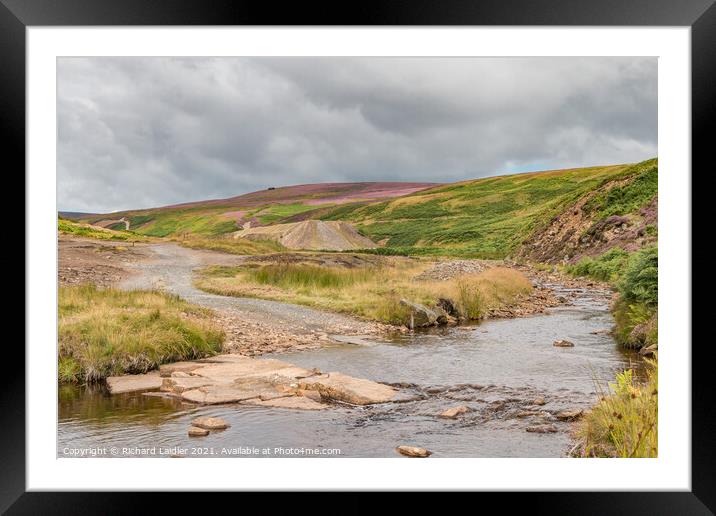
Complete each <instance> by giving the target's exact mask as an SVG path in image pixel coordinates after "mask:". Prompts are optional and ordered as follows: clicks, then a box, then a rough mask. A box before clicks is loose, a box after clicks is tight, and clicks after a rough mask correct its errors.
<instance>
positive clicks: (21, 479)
mask: <svg viewBox="0 0 716 516" xmlns="http://www.w3.org/2000/svg"><path fill="white" fill-rule="evenodd" d="M714 1H715V0H681V1H676V0H599V1H597V0H590V1H587V0H531V1H530V0H483V1H479V0H441V1H429V0H393V1H384V2H376V1H367V2H361V3H351V4H342V3H339V2H331V3H328V2H322V1H313V2H310V3H307V2H304V3H298V2H285V3H282V4H281V5H280V6H279V5H274V4H273V3H270V2H258V1H244V0H213V1H208V0H122V1H116V0H114V1H113V0H55V1H53V0H0V128H1V129H0V130H1V131H2V140H1V141H2V144H3V161H4V164H5V165H4V166H3V168H5V174H6V175H10V173H11V170H25V139H24V138H25V65H26V63H25V61H26V54H25V50H26V48H25V46H26V45H25V29H26V28H27V27H31V26H64V25H67V26H89V25H93V26H112V25H145V26H146V25H152V26H155V25H156V26H161V25H187V26H197V25H339V26H342V25H447V26H460V25H462V26H467V25H538V26H546V25H557V26H570V25H571V26H688V27H691V45H692V47H691V49H692V56H691V73H692V170H697V169H703V172H704V173H705V172H707V171H708V169H709V168H712V160H710V159H709V158H710V151H711V147H712V146H713V144H711V142H710V141H709V135H710V134H712V133H713V129H714V124H715V120H716V117H715V116H714V115H716V100H715V98H714V97H715V95H714V91H716V6H714ZM709 129H711V131H709ZM9 164H12V165H9ZM709 165H711V166H709ZM6 167H7V168H6ZM10 167H12V168H10ZM693 177H694V175H693V172H692V179H693ZM18 197H19V196H18ZM693 264H694V263H693V262H692V266H693ZM25 274H26V276H27V275H28V274H32V271H31V270H27V268H25ZM695 308H696V307H695ZM684 344H690V343H684ZM703 344H704V345H702V346H698V345H697V346H694V347H692V392H693V393H694V396H693V399H692V447H691V448H692V450H693V453H692V457H691V465H692V490H691V491H690V492H649V493H626V492H622V493H606V492H602V493H595V492H591V493H574V492H570V493H523V494H516V493H512V494H509V497H510V500H511V502H510V503H511V504H513V503H514V502H521V503H526V504H528V505H529V507H530V512H533V513H534V512H538V513H540V512H549V513H554V514H561V513H575V514H577V513H578V514H604V513H614V512H616V513H619V514H630V515H633V514H713V511H714V510H716V490H715V489H714V486H716V480H715V479H714V464H716V453H715V452H714V450H715V449H716V447H715V446H714V438H713V437H714V435H716V425H715V424H714V419H713V418H712V417H711V412H712V409H711V407H710V405H711V399H710V398H711V397H710V396H708V395H703V394H704V393H710V392H711V385H712V384H710V381H709V380H710V371H708V370H707V368H708V367H709V366H710V364H711V363H712V362H711V361H710V360H709V358H710V357H709V354H710V348H711V347H712V346H711V345H710V344H708V343H703ZM5 361H10V362H11V363H13V364H15V366H14V368H12V369H8V371H6V372H5V374H4V379H5V381H4V386H3V388H2V389H0V407H2V410H0V419H1V420H2V425H0V428H2V435H3V438H4V443H3V444H4V446H3V447H2V449H0V510H1V511H3V512H4V511H7V513H8V514H30V513H31V514H59V513H64V512H71V513H74V514H78V513H89V514H94V513H101V514H115V513H120V512H121V513H124V512H128V511H129V510H131V508H132V507H137V506H139V507H141V506H145V507H147V506H146V505H145V504H146V500H144V498H145V497H143V496H134V495H133V496H127V494H126V493H93V494H84V493H37V492H32V493H27V492H26V489H25V472H26V469H25V468H26V465H25V430H26V429H25V368H24V365H25V353H24V350H23V349H21V348H19V347H17V346H15V348H14V350H13V349H6V354H5ZM12 371H14V373H13V372H12ZM13 374H15V376H13ZM213 496H219V495H218V494H215V495H213ZM242 496H243V497H245V496H246V495H245V494H243V495H242ZM485 496H487V495H485ZM490 496H491V497H492V496H494V495H490ZM162 498H163V499H162V501H161V502H160V503H162V504H167V505H163V509H164V510H167V509H169V508H170V505H172V504H174V503H176V504H181V506H183V507H184V508H185V509H186V508H188V507H189V505H188V504H190V503H191V501H192V500H196V499H195V498H190V497H189V496H188V494H186V493H182V494H179V493H173V494H168V495H166V494H165V495H163V496H162ZM223 498H224V497H223V496H222V499H217V500H216V502H215V503H224V501H223ZM420 500H421V498H420V497H417V498H415V499H414V501H418V503H422V502H421V501H420ZM252 501H253V500H252ZM272 503H273V502H272ZM294 503H295V502H294ZM342 505H343V506H344V507H349V508H350V509H352V510H353V511H358V510H360V511H361V512H366V511H370V510H373V509H374V508H373V507H372V506H371V505H368V504H363V503H362V502H360V501H356V502H354V503H351V502H350V501H349V500H348V499H347V498H345V499H344V500H343V502H342ZM246 507H248V506H246ZM404 507H406V508H407V506H404ZM274 508H275V509H278V507H277V506H274Z"/></svg>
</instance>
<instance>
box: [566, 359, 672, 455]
mask: <svg viewBox="0 0 716 516" xmlns="http://www.w3.org/2000/svg"><path fill="white" fill-rule="evenodd" d="M609 386H610V388H611V389H610V391H611V392H602V393H601V400H600V402H599V403H598V404H597V405H596V406H595V407H594V408H593V409H592V410H591V411H590V412H589V413H588V414H587V415H586V416H585V417H584V419H583V420H582V422H581V424H580V428H579V431H578V433H579V437H580V439H581V440H582V449H581V450H580V454H581V455H582V456H585V457H624V458H628V457H657V456H658V451H659V449H658V447H659V439H658V420H659V401H658V400H659V398H658V366H657V362H656V360H649V361H648V369H647V379H646V381H645V382H641V383H640V382H639V381H638V380H637V379H636V378H635V377H634V372H633V371H632V370H631V369H629V370H627V371H624V372H622V373H620V374H618V375H617V377H616V381H615V382H614V383H610V384H609Z"/></svg>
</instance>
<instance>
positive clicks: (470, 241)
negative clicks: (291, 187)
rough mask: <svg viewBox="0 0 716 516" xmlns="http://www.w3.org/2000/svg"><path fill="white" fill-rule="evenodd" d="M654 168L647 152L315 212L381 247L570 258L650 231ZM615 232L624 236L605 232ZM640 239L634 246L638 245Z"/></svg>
mask: <svg viewBox="0 0 716 516" xmlns="http://www.w3.org/2000/svg"><path fill="white" fill-rule="evenodd" d="M657 172H658V167H657V161H656V159H654V160H649V161H646V162H643V163H640V164H637V165H628V164H627V165H612V166H604V167H590V168H580V169H570V170H554V171H546V172H533V173H526V174H515V175H507V176H497V177H490V178H485V179H477V180H473V181H464V182H460V183H454V184H449V185H442V186H438V187H435V188H430V189H426V190H421V191H419V192H416V193H413V194H411V195H407V196H403V197H399V198H396V199H390V200H386V201H384V202H377V203H371V204H369V205H363V206H359V205H347V206H340V207H334V208H331V209H330V210H323V211H322V212H321V213H320V214H319V215H320V218H322V219H323V220H345V221H349V222H352V223H353V224H355V225H356V227H357V228H358V229H359V230H360V231H361V232H362V233H363V234H365V235H366V236H367V237H369V238H371V239H372V240H373V241H375V242H378V243H380V244H382V245H383V246H384V249H383V252H385V253H401V254H402V253H405V254H427V255H445V254H448V255H454V256H475V257H481V258H504V257H508V256H516V255H519V256H522V257H524V258H528V259H534V260H536V261H558V260H562V259H563V258H564V256H565V255H569V256H568V258H569V259H570V260H571V259H573V258H575V257H578V256H579V255H581V254H596V253H599V252H601V251H603V250H604V249H605V248H608V247H611V246H612V245H616V244H618V243H619V242H624V243H626V242H627V241H628V240H629V239H630V238H631V237H633V236H635V235H637V234H638V235H639V238H640V239H642V240H646V239H648V238H650V235H649V233H651V232H653V231H655V222H656V218H655V217H656V175H657ZM580 203H581V204H580ZM580 206H581V207H582V208H584V210H583V211H582V212H581V213H583V215H581V216H580V218H579V223H578V224H576V223H574V222H573V221H572V219H570V216H569V213H573V212H574V211H575V210H581V209H582V208H580ZM640 210H642V211H644V214H643V215H640V214H639V213H641V212H640ZM637 212H639V213H637ZM610 217H611V218H610ZM614 217H621V218H618V219H617V218H614ZM637 219H638V220H637ZM652 225H653V227H651V226H652ZM627 228H629V229H628V230H627ZM614 233H616V234H621V235H622V236H623V238H621V239H619V238H617V239H615V238H612V237H613V236H614ZM585 234H586V236H585ZM590 235H591V236H590ZM642 237H643V238H642ZM642 240H638V241H636V242H637V243H636V244H633V245H642V244H643V242H642ZM589 242H592V244H589V245H588V243H589ZM610 242H611V243H610ZM630 245H631V244H630Z"/></svg>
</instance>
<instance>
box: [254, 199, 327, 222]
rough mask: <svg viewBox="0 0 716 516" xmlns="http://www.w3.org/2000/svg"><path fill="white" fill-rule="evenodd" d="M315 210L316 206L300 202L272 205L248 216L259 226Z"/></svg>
mask: <svg viewBox="0 0 716 516" xmlns="http://www.w3.org/2000/svg"><path fill="white" fill-rule="evenodd" d="M324 206H325V205H324ZM316 208H317V206H312V205H308V204H303V203H300V202H295V203H290V204H272V205H270V206H268V207H266V208H261V209H259V210H255V211H254V212H253V213H251V214H250V215H252V216H254V217H256V218H257V219H259V221H260V222H261V224H274V223H276V222H280V221H281V220H283V219H285V218H287V217H291V216H293V215H298V214H299V213H304V212H307V211H312V210H315V209H316Z"/></svg>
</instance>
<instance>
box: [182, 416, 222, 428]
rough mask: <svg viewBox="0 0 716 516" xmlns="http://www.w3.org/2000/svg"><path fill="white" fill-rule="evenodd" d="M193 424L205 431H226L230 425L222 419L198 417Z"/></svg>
mask: <svg viewBox="0 0 716 516" xmlns="http://www.w3.org/2000/svg"><path fill="white" fill-rule="evenodd" d="M191 424H192V425H193V426H195V427H197V428H204V429H205V430H224V429H225V428H229V424H228V423H227V422H226V421H224V420H223V419H221V418H220V417H198V418H196V419H194V420H192V422H191Z"/></svg>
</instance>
